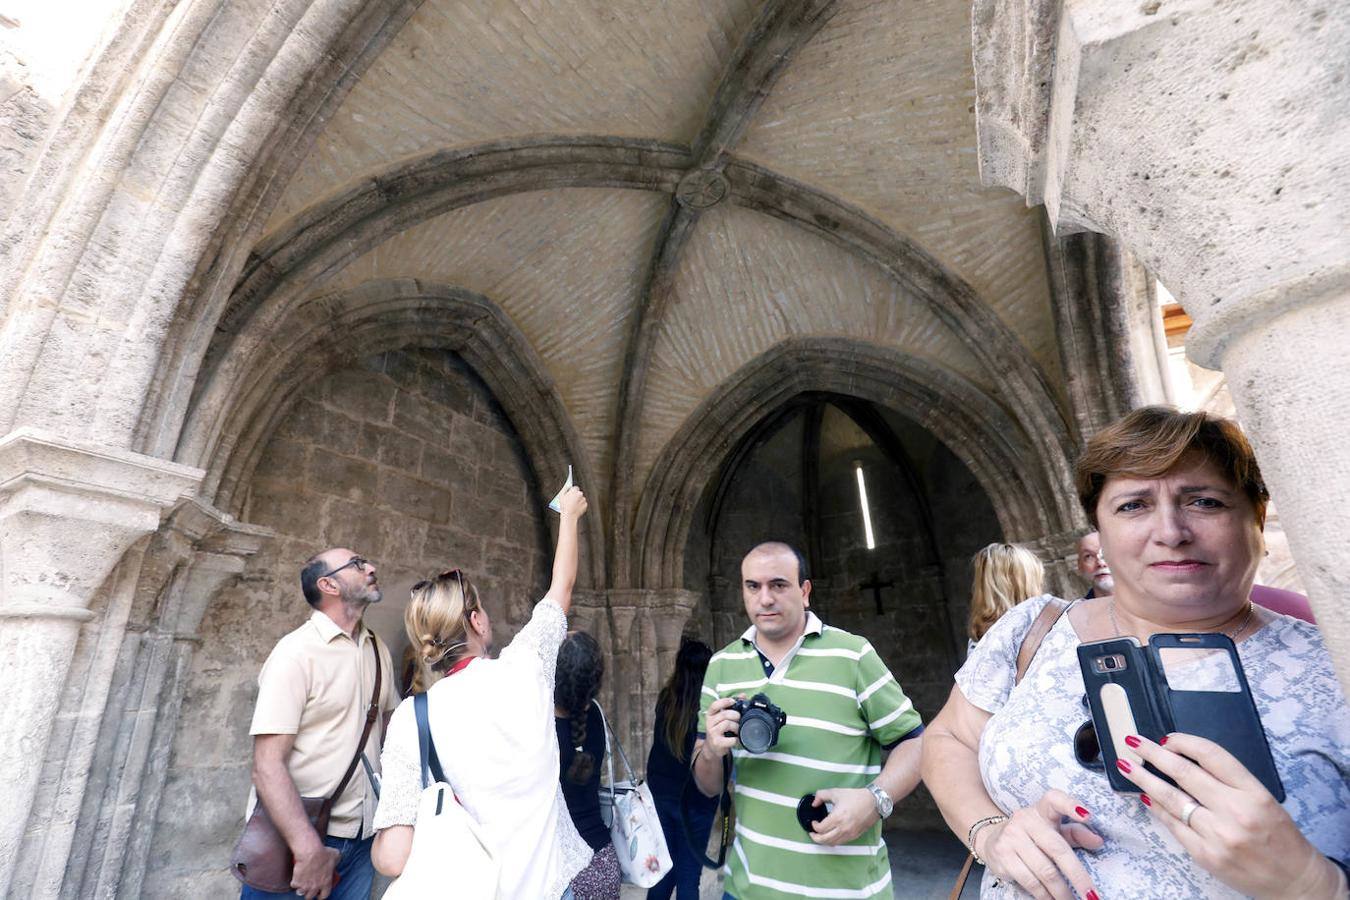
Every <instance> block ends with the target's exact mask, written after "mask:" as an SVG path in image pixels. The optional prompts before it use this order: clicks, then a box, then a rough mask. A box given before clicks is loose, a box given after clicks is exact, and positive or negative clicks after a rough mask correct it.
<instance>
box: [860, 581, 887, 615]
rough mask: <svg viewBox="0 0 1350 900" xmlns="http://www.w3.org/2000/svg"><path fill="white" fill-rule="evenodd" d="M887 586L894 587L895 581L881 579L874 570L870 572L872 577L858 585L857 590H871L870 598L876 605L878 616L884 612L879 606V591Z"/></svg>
mask: <svg viewBox="0 0 1350 900" xmlns="http://www.w3.org/2000/svg"><path fill="white" fill-rule="evenodd" d="M888 587H895V582H894V581H882V580H881V578H880V576H878V575H877V573H876V572H873V573H872V577H871V578H870V579H868V580H867V581H864V582H863V583H862V584H860V585H858V590H860V591H871V592H872V600H873V601H874V602H875V603H876V605H877V615H879V616H880V615H883V614H884V613H885V612H886V611H885V610H884V609H882V608H881V592H882V590H883V589H885V588H888Z"/></svg>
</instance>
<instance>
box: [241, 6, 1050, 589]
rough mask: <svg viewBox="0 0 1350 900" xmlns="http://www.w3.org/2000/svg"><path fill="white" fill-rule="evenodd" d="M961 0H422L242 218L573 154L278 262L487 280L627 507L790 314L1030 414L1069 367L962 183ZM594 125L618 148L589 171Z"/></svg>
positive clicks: (1036, 301)
mask: <svg viewBox="0 0 1350 900" xmlns="http://www.w3.org/2000/svg"><path fill="white" fill-rule="evenodd" d="M969 15H970V13H969V5H968V4H966V3H953V2H947V0H927V2H911V0H907V2H903V3H902V2H895V0H886V2H864V0H840V2H828V0H796V2H774V3H767V4H766V3H761V2H755V0H679V2H650V0H645V2H628V0H470V2H464V0H454V2H452V0H425V2H423V3H422V4H421V5H420V6H419V7H418V8H417V10H416V11H415V12H414V13H413V15H412V16H411V18H410V19H409V20H408V21H407V23H406V24H404V25H403V26H402V28H401V30H400V31H399V32H398V34H397V35H396V36H395V37H394V38H393V39H392V40H391V41H390V42H389V43H388V44H387V45H386V46H385V47H384V48H383V49H382V50H381V51H380V52H379V55H378V56H377V57H376V58H375V59H374V60H373V62H372V63H371V64H370V65H369V67H368V68H367V69H366V70H365V72H364V74H363V75H362V76H361V78H360V79H359V81H357V83H356V84H355V85H354V86H353V87H352V89H351V91H350V93H349V94H348V95H347V96H346V98H345V99H344V100H343V102H342V103H341V105H340V106H339V107H338V108H337V110H336V112H335V113H334V114H333V115H332V117H331V118H330V119H329V120H328V122H327V124H326V125H325V126H324V128H323V130H322V131H321V132H320V133H319V135H318V137H317V139H316V140H315V141H314V143H313V144H312V146H311V147H310V149H309V150H308V156H307V158H305V159H304V160H303V161H302V162H301V163H300V165H299V166H298V167H297V169H296V173H295V175H294V176H293V177H292V179H291V181H290V182H289V184H288V186H287V187H286V189H285V192H284V194H283V196H282V199H281V201H280V202H279V203H278V205H277V206H276V208H275V210H274V212H273V213H272V215H271V218H270V220H269V222H268V224H267V228H266V234H265V235H264V237H263V239H262V241H261V243H260V246H261V247H268V246H285V244H286V242H287V241H288V240H289V239H290V237H291V236H293V235H295V234H297V233H301V231H302V227H301V226H302V225H303V224H304V223H306V222H314V221H324V220H325V216H326V215H327V214H326V212H325V210H328V209H330V208H339V207H341V205H342V203H344V202H346V201H347V200H350V198H352V197H358V198H365V199H358V201H353V202H357V203H367V202H368V203H372V204H378V203H381V202H383V197H384V192H386V191H387V190H388V189H387V188H386V187H385V186H386V185H388V184H390V183H392V179H393V178H394V177H396V176H398V175H399V173H402V172H406V171H410V170H412V169H416V168H417V167H418V166H419V165H421V166H429V167H430V168H434V166H432V165H431V164H430V163H428V162H427V161H428V160H430V161H431V163H434V162H435V161H436V159H438V158H439V157H437V156H436V154H442V155H444V154H446V153H447V152H459V153H460V154H461V155H464V157H465V158H468V159H471V160H472V159H478V158H479V155H480V151H482V150H483V149H491V150H493V151H494V152H499V153H502V154H508V155H509V154H512V153H517V152H520V153H523V154H525V155H526V156H527V157H528V159H530V160H533V159H535V158H536V156H537V155H538V154H540V153H542V154H544V155H545V156H546V155H547V154H548V153H555V152H556V153H557V154H560V155H561V157H566V160H565V161H564V162H563V163H560V164H559V165H560V166H561V168H560V169H558V170H557V172H556V173H555V172H554V170H549V172H550V174H548V175H547V176H541V177H539V178H538V179H537V180H536V181H534V182H529V181H528V179H526V182H522V183H525V186H523V187H520V186H516V187H510V186H506V187H503V186H501V185H502V184H504V183H505V182H501V183H498V182H493V181H492V177H494V176H484V182H483V187H482V189H481V191H475V189H473V188H470V189H469V190H468V192H467V194H466V193H464V192H463V191H461V193H460V195H457V196H456V198H455V199H454V200H453V201H452V202H445V203H429V204H423V205H421V206H410V207H409V209H408V211H406V212H401V213H399V214H398V215H396V216H393V217H392V219H391V221H390V222H387V223H386V224H384V225H382V226H381V228H380V229H379V230H378V231H377V232H375V233H365V234H363V235H362V236H360V237H356V238H341V239H340V240H339V243H341V242H342V241H345V242H346V244H347V245H346V246H344V247H343V249H342V250H341V251H340V252H336V251H335V252H334V253H333V254H332V255H331V256H330V258H329V261H328V262H327V263H325V264H324V265H320V266H311V268H310V269H309V270H307V271H306V272H305V274H304V277H303V278H298V279H293V281H292V284H291V285H290V288H289V289H290V290H292V291H293V292H295V294H296V297H295V299H294V301H293V302H303V300H304V298H306V297H308V298H313V297H321V296H323V295H327V294H330V293H334V292H338V291H347V290H351V289H355V288H358V287H360V286H361V285H362V284H369V283H371V282H375V281H379V280H381V279H395V278H411V279H417V280H419V281H423V280H424V281H426V282H429V283H435V284H438V285H449V286H452V287H456V288H462V289H465V290H468V291H472V292H475V293H477V294H481V295H482V296H484V297H486V298H487V299H488V300H490V301H491V302H493V303H495V304H496V305H497V306H498V307H499V308H500V309H501V311H502V312H503V313H504V314H505V316H506V317H507V318H508V319H509V320H510V321H511V322H512V323H513V324H514V326H515V327H516V328H518V329H519V330H520V332H521V333H522V334H523V335H524V337H525V339H526V340H527V341H528V343H529V344H530V346H531V347H532V348H533V351H534V352H535V353H536V354H537V355H538V358H539V360H540V361H541V363H542V366H543V368H544V370H545V372H546V375H547V377H548V378H549V379H551V381H552V382H553V385H554V386H555V387H556V389H557V390H558V392H559V394H560V395H561V398H562V400H563V403H564V405H565V406H566V409H567V412H568V414H569V415H570V417H571V418H572V421H573V424H574V426H575V429H576V433H577V435H578V438H579V441H580V444H581V446H582V447H583V448H584V452H585V453H586V454H587V456H588V457H589V463H590V466H591V470H592V471H593V472H594V473H595V475H596V480H597V481H599V482H600V483H598V484H594V485H592V486H591V487H592V490H593V491H594V492H595V493H596V494H597V495H598V496H599V497H600V498H601V500H602V501H603V502H605V503H606V505H608V504H611V503H612V504H614V507H611V508H617V509H632V508H633V506H634V504H635V503H636V502H637V498H638V496H639V495H640V493H641V491H642V487H643V484H644V482H645V480H646V478H647V476H648V474H649V473H650V471H651V470H652V467H653V466H654V465H656V463H657V460H658V459H659V458H660V456H661V454H662V452H663V448H665V447H666V446H667V444H668V443H669V441H670V440H671V439H672V437H673V436H675V435H676V434H677V432H679V430H680V429H681V427H682V426H684V425H685V423H686V422H687V421H688V420H689V419H690V417H691V415H692V414H693V413H694V412H695V410H696V409H697V408H698V407H699V404H700V403H703V402H705V401H706V400H707V398H709V397H710V396H711V395H712V394H713V393H714V391H715V390H716V388H717V387H718V385H719V384H722V383H723V382H724V381H725V380H726V379H728V378H730V377H731V376H732V375H733V374H734V373H735V372H737V370H739V369H741V368H742V367H743V366H745V365H747V364H748V363H750V362H752V361H753V360H754V359H755V358H756V357H757V356H759V355H761V354H763V353H765V352H766V351H769V350H770V349H771V348H773V347H774V346H775V345H778V344H780V343H781V342H782V341H784V340H786V339H790V338H807V337H811V338H814V337H822V338H852V339H855V340H858V341H863V342H869V343H873V344H877V345H882V346H885V347H889V348H891V349H893V350H896V351H898V352H901V353H903V354H906V355H909V356H913V357H916V358H919V359H921V360H926V361H928V362H930V363H932V364H934V365H935V366H937V367H939V368H940V369H942V370H944V371H946V372H948V373H950V375H951V376H952V377H953V378H956V379H958V380H960V381H962V382H964V383H968V384H970V385H972V386H974V387H976V388H978V389H980V390H982V391H984V392H985V393H987V394H988V395H989V396H991V397H993V398H995V399H996V400H997V401H998V402H1000V403H1001V404H1003V405H1004V406H1005V407H1007V409H1008V410H1009V411H1010V412H1011V413H1012V414H1013V416H1014V419H1015V420H1018V421H1020V422H1021V423H1022V424H1023V426H1024V427H1025V428H1026V429H1027V430H1028V432H1031V433H1033V434H1034V433H1035V432H1036V431H1037V430H1038V428H1040V429H1041V430H1045V428H1044V423H1041V425H1038V424H1037V423H1036V422H1035V421H1034V418H1033V417H1032V416H1031V414H1030V413H1028V411H1027V409H1026V408H1019V406H1018V402H1019V401H1018V400H1017V399H1016V398H1017V396H1018V395H1021V396H1023V397H1025V396H1026V395H1028V394H1029V393H1035V392H1036V391H1038V390H1039V391H1040V392H1041V393H1042V394H1043V395H1045V399H1049V400H1050V402H1049V403H1048V404H1047V403H1045V402H1041V407H1042V413H1041V415H1044V407H1045V406H1046V405H1050V406H1053V405H1054V404H1055V403H1057V402H1059V401H1060V397H1061V396H1062V387H1061V386H1060V383H1061V380H1062V379H1061V376H1060V372H1059V363H1058V356H1057V351H1056V348H1055V343H1054V332H1053V322H1052V318H1051V306H1050V297H1049V287H1048V284H1047V276H1046V267H1045V260H1044V255H1043V250H1042V243H1041V232H1040V225H1039V222H1038V220H1037V218H1036V215H1035V214H1034V213H1033V212H1031V211H1029V210H1027V209H1026V208H1025V206H1024V205H1023V203H1022V202H1021V200H1020V199H1019V198H1018V197H1016V196H1015V195H1013V194H1011V193H1008V192H1004V191H998V190H988V189H985V188H982V187H981V186H980V180H979V173H978V171H977V167H976V152H975V130H974V112H973V104H974V76H973V73H972V66H971V52H970V18H969ZM597 146H598V147H602V148H604V149H602V150H595V151H594V153H598V154H601V155H603V154H610V155H611V156H613V155H615V154H618V155H619V156H624V157H625V158H626V159H628V161H629V162H631V163H633V165H632V166H631V169H632V171H633V172H636V174H626V175H624V176H622V177H620V176H617V175H615V176H610V175H608V174H607V170H606V168H605V167H606V166H607V165H609V163H606V162H604V161H603V160H602V159H600V158H599V157H596V158H595V159H594V160H592V159H591V156H588V155H587V154H592V155H593V153H592V149H593V148H595V147H597ZM540 147H544V148H554V149H551V150H550V149H544V150H542V151H541V150H540V149H539V148H540ZM577 148H581V149H577ZM530 154H536V156H530ZM578 154H580V156H578ZM561 157H560V158H561ZM539 158H543V157H539ZM605 158H606V159H608V158H609V157H605ZM578 160H580V161H578ZM534 164H535V163H532V162H528V161H527V162H525V163H522V164H521V165H522V166H524V167H525V168H528V167H529V166H530V165H534ZM428 170H430V169H428ZM691 170H694V171H696V172H697V171H699V170H701V171H702V172H703V173H704V174H702V175H699V174H695V175H693V176H689V177H688V178H686V182H685V184H684V185H683V186H682V188H681V190H680V192H679V196H680V197H681V198H682V199H681V200H677V199H673V198H672V196H671V194H672V192H673V190H674V185H675V182H677V181H678V180H679V179H680V178H681V177H684V176H685V175H686V173H687V172H689V171H691ZM616 171H617V169H616ZM625 171H628V170H625ZM362 191H364V192H365V193H364V194H363V193H362ZM349 205H350V204H349ZM297 223H300V224H297ZM944 298H948V299H944ZM227 318H228V314H227ZM1047 385H1049V387H1047ZM1046 391H1048V392H1049V393H1048V394H1046ZM1033 405H1034V404H1033ZM619 422H623V423H624V428H622V429H620V428H619V427H618V423H619ZM1057 427H1058V426H1057ZM1047 440H1053V438H1047ZM619 518H621V519H622V518H623V516H620V517H619ZM615 527H617V528H618V529H619V530H618V532H617V533H616V535H615V536H616V538H622V537H623V533H622V531H623V528H624V527H626V525H625V524H624V523H622V522H620V523H617V525H616V526H615ZM616 543H619V544H622V543H623V542H622V541H616ZM620 552H623V551H620ZM616 565H618V566H619V567H620V568H622V567H623V566H624V565H626V561H625V560H618V561H616ZM620 580H622V576H620Z"/></svg>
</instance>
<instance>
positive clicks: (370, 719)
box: [323, 626, 382, 810]
mask: <svg viewBox="0 0 1350 900" xmlns="http://www.w3.org/2000/svg"><path fill="white" fill-rule="evenodd" d="M362 627H365V626H362ZM367 630H368V631H369V629H367ZM370 652H371V653H373V654H375V690H374V691H372V692H371V694H370V705H369V706H368V707H366V726H365V727H364V728H362V729H361V740H360V742H359V743H357V745H356V752H355V753H353V754H352V761H351V764H350V765H348V766H347V771H346V772H344V773H343V774H342V780H341V781H339V782H338V786H337V790H335V791H333V793H331V794H329V795H328V797H327V798H326V799H325V800H324V802H323V805H324V807H326V808H328V809H330V810H331V809H332V808H333V804H334V803H335V802H337V798H339V797H341V796H342V792H343V791H345V790H346V789H347V782H349V781H351V780H352V775H353V774H354V773H355V772H356V767H357V765H358V764H359V763H360V762H361V753H362V751H364V750H365V749H366V741H367V740H369V739H370V729H372V728H374V727H375V720H376V719H377V718H379V715H380V687H381V686H382V681H381V677H380V647H379V644H378V643H377V642H376V640H375V632H373V631H371V632H370Z"/></svg>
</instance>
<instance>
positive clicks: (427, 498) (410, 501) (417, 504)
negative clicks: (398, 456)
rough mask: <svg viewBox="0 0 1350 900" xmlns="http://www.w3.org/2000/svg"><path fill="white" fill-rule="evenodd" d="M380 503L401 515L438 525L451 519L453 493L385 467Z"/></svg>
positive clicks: (381, 475) (381, 474)
mask: <svg viewBox="0 0 1350 900" xmlns="http://www.w3.org/2000/svg"><path fill="white" fill-rule="evenodd" d="M378 499H379V503H380V505H381V506H383V507H385V508H386V509H389V510H392V511H393V512H395V513H396V514H399V515H411V516H416V517H417V518H419V519H423V520H425V521H427V522H431V523H433V524H436V525H445V524H448V523H449V521H450V509H451V500H450V492H449V491H448V490H446V489H445V488H442V487H437V486H436V485H433V484H428V483H427V482H425V481H419V480H417V479H415V478H410V477H408V476H407V475H403V474H401V473H399V472H395V471H393V470H390V469H385V470H383V471H381V473H380V479H379V498H378Z"/></svg>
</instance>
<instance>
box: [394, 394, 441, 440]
mask: <svg viewBox="0 0 1350 900" xmlns="http://www.w3.org/2000/svg"><path fill="white" fill-rule="evenodd" d="M454 418H455V416H454V413H453V412H452V411H451V410H450V409H449V408H448V407H445V406H442V405H440V404H439V403H433V402H431V401H430V400H427V399H426V398H425V397H423V396H421V395H420V394H413V393H409V392H407V391H400V392H399V393H398V397H397V400H396V401H395V404H394V426H395V427H396V428H398V429H399V430H401V431H406V432H407V433H408V434H410V435H415V436H417V437H420V438H423V439H425V440H429V441H433V442H434V441H435V440H436V439H437V437H438V436H439V435H443V434H447V433H449V431H450V426H451V422H452V421H453V420H454Z"/></svg>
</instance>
